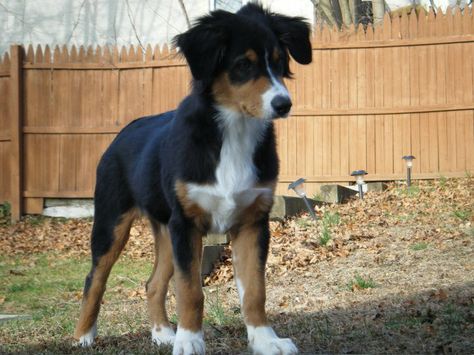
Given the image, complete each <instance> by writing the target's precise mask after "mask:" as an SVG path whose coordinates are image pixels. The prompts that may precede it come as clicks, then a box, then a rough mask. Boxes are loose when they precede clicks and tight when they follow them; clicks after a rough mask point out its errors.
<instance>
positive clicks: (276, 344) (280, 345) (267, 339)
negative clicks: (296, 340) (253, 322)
mask: <svg viewBox="0 0 474 355" xmlns="http://www.w3.org/2000/svg"><path fill="white" fill-rule="evenodd" d="M247 332H248V338H249V346H250V348H251V349H252V351H253V353H254V354H258V355H291V354H297V353H298V349H297V347H296V346H295V344H293V342H292V341H291V339H288V338H279V337H278V336H277V335H276V334H275V332H274V331H273V329H272V328H271V327H252V326H247Z"/></svg>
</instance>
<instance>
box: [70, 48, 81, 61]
mask: <svg viewBox="0 0 474 355" xmlns="http://www.w3.org/2000/svg"><path fill="white" fill-rule="evenodd" d="M78 58H79V55H78V54H77V48H76V46H75V45H72V47H71V51H70V52H69V60H70V61H71V62H72V63H76V62H78V60H79V59H78Z"/></svg>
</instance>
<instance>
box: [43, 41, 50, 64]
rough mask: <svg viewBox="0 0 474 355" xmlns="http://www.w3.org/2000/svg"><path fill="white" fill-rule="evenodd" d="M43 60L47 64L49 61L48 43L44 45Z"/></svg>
mask: <svg viewBox="0 0 474 355" xmlns="http://www.w3.org/2000/svg"><path fill="white" fill-rule="evenodd" d="M44 62H45V63H48V64H49V63H51V49H49V45H46V47H44Z"/></svg>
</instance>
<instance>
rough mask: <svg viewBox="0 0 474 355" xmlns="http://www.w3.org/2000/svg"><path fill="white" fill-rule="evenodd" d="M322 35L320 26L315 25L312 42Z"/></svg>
mask: <svg viewBox="0 0 474 355" xmlns="http://www.w3.org/2000/svg"><path fill="white" fill-rule="evenodd" d="M320 37H321V31H320V29H319V26H314V27H313V32H312V33H311V42H312V43H316V42H318V41H319V39H320Z"/></svg>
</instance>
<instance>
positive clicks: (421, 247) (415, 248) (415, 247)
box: [410, 242, 428, 251]
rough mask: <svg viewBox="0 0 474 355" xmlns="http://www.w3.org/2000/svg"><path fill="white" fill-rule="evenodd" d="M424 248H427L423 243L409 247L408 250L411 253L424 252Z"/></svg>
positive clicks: (426, 244)
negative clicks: (411, 251)
mask: <svg viewBox="0 0 474 355" xmlns="http://www.w3.org/2000/svg"><path fill="white" fill-rule="evenodd" d="M426 248H428V243H424V242H421V243H416V244H413V245H412V246H410V249H411V250H413V251H420V250H425V249H426Z"/></svg>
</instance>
